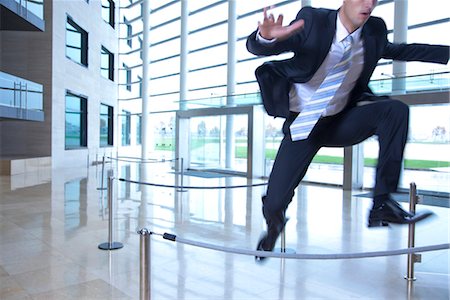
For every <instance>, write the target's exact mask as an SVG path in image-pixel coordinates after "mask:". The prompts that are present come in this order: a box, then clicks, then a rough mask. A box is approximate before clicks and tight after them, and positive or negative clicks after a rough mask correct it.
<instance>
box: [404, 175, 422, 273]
mask: <svg viewBox="0 0 450 300" xmlns="http://www.w3.org/2000/svg"><path fill="white" fill-rule="evenodd" d="M418 199H419V197H418V196H417V189H416V184H415V183H414V182H411V183H410V186H409V211H410V212H411V213H412V214H415V213H416V204H417V203H418V202H419V201H418ZM415 231H416V226H415V223H412V224H409V225H408V248H414V244H415V241H414V239H415ZM421 259H422V256H421V255H420V254H416V253H410V254H408V261H407V268H408V269H407V274H406V276H405V279H406V280H408V281H414V280H416V278H415V277H414V263H416V262H421Z"/></svg>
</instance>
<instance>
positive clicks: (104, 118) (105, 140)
mask: <svg viewBox="0 0 450 300" xmlns="http://www.w3.org/2000/svg"><path fill="white" fill-rule="evenodd" d="M110 117H111V116H110V115H109V106H108V105H104V104H101V105H100V146H102V147H105V146H109V123H110V120H109V119H110Z"/></svg>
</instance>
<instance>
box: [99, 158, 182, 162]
mask: <svg viewBox="0 0 450 300" xmlns="http://www.w3.org/2000/svg"><path fill="white" fill-rule="evenodd" d="M107 158H109V159H111V160H116V161H123V162H133V163H165V162H173V161H177V160H178V159H177V158H176V159H161V160H157V159H147V160H145V159H141V158H137V157H120V158H119V157H118V158H114V157H107ZM123 158H128V160H127V159H123Z"/></svg>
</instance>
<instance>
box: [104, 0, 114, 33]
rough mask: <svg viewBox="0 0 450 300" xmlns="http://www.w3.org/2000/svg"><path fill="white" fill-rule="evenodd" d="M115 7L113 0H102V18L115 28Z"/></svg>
mask: <svg viewBox="0 0 450 300" xmlns="http://www.w3.org/2000/svg"><path fill="white" fill-rule="evenodd" d="M114 8H115V4H114V1H113V0H102V18H103V20H105V22H106V23H108V24H109V25H111V27H112V28H114Z"/></svg>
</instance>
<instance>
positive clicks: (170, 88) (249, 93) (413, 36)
mask: <svg viewBox="0 0 450 300" xmlns="http://www.w3.org/2000/svg"><path fill="white" fill-rule="evenodd" d="M186 2H187V10H188V19H187V21H186V24H187V25H186V26H187V31H188V33H189V34H188V37H187V39H186V40H182V32H183V31H182V28H181V24H182V19H181V17H180V16H182V15H183V14H182V13H181V12H182V5H181V1H169V0H165V1H154V2H150V3H149V5H150V18H149V20H150V23H151V24H150V27H151V28H150V33H149V37H150V48H149V49H148V54H149V57H150V65H149V70H150V74H151V75H150V83H149V91H150V98H149V99H148V103H149V106H150V111H151V112H152V113H151V115H150V117H151V118H152V120H154V121H152V124H155V128H154V131H155V133H156V134H155V135H154V136H155V137H154V141H153V144H154V149H155V151H156V153H157V152H159V151H160V153H164V154H162V155H164V156H167V155H168V153H172V155H173V149H174V142H175V141H174V136H173V132H174V131H173V127H170V128H171V129H170V131H169V130H168V128H169V126H168V124H172V125H173V119H171V118H173V115H174V114H173V112H174V111H176V110H178V109H180V108H182V107H181V105H180V104H181V103H185V104H187V105H186V106H185V107H184V108H188V109H195V108H208V107H209V108H213V107H222V106H225V105H227V101H226V100H227V95H226V93H227V75H228V72H230V65H229V64H228V51H229V49H230V48H229V43H228V29H229V28H228V27H229V22H230V17H229V16H228V9H229V7H228V4H229V3H228V1H224V0H222V1H221V0H209V1H186ZM378 3H379V4H378V6H377V7H376V8H375V10H374V12H373V15H374V16H377V17H381V18H383V19H384V20H385V22H386V24H387V28H388V30H389V35H388V39H389V40H390V41H393V39H394V34H393V29H394V24H395V23H396V22H395V20H394V16H395V14H394V9H395V2H394V1H383V0H380V1H379V2H378ZM341 4H342V0H311V5H312V6H315V7H324V8H331V9H336V8H339V6H340V5H341ZM449 5H450V2H448V1H446V0H432V1H408V11H407V16H408V34H407V42H409V43H436V44H448V39H447V38H446V32H448V30H449V29H450V28H449V24H450V23H449V19H448V13H447V11H449ZM266 6H271V7H272V12H273V13H274V14H275V15H278V14H280V13H282V14H283V15H284V22H285V23H288V22H290V21H291V20H293V19H294V18H295V16H296V14H297V12H298V11H299V9H300V8H301V1H295V0H292V1H291V0H285V1H281V0H278V1H275V0H272V1H269V0H265V1H236V9H237V20H236V26H235V28H236V45H235V51H236V53H235V54H236V64H235V69H234V72H235V74H234V75H235V79H236V87H235V93H236V94H235V95H233V97H235V100H236V99H241V100H243V102H242V105H244V104H246V105H258V104H260V97H259V87H258V84H257V83H256V81H255V75H254V70H255V69H256V68H257V66H259V65H261V64H262V63H263V62H265V61H267V60H280V59H286V58H289V57H291V56H292V54H289V53H287V54H283V55H279V56H277V57H256V56H254V55H252V54H250V53H249V52H248V51H247V49H246V46H245V43H246V38H247V36H248V35H249V34H250V33H251V32H252V31H254V30H255V29H256V28H257V23H258V21H260V20H261V19H262V8H263V7H266ZM436 7H439V9H436ZM141 9H142V6H139V5H132V4H130V7H129V8H127V9H125V10H122V11H121V14H122V15H121V17H120V19H121V20H126V21H125V22H124V23H123V24H122V25H123V26H122V29H121V32H122V34H121V36H123V37H124V38H123V39H122V40H121V43H122V44H121V45H122V46H121V48H122V49H123V50H122V51H121V52H122V56H121V60H122V61H123V62H124V63H126V64H127V66H135V67H132V73H133V75H132V76H131V75H130V74H127V73H126V74H124V75H123V77H122V78H121V79H119V81H120V82H125V83H126V84H123V86H124V87H127V88H129V91H126V93H125V92H123V93H122V94H121V98H122V99H123V100H124V101H121V102H120V103H121V104H120V105H122V106H123V107H127V109H128V110H131V111H133V113H134V112H135V111H137V113H140V109H141V104H142V103H141V102H140V101H137V102H132V101H128V100H129V99H140V96H141V94H140V93H139V87H140V85H141V78H142V55H141V52H142V49H140V47H141V45H142V28H143V27H142V18H141V17H140V16H141V15H142V11H141ZM423 12H426V13H423ZM183 24H184V23H183ZM183 47H187V49H188V51H187V53H188V54H187V61H186V63H187V69H188V71H187V74H181V63H182V62H181V60H180V57H181V49H182V48H183ZM449 70H450V69H449V65H448V64H447V65H436V64H426V63H417V62H408V63H406V72H405V73H404V74H396V75H395V76H396V78H394V75H393V73H394V70H393V62H392V61H389V60H381V61H380V64H379V66H378V67H377V68H376V70H375V72H374V75H373V77H372V81H371V84H370V86H371V88H372V89H373V90H374V92H376V93H379V94H391V93H392V86H393V80H394V79H395V80H398V79H402V80H404V82H405V87H406V91H405V92H423V91H436V90H442V89H448V88H449V87H450V76H449ZM183 80H185V82H186V85H187V96H186V98H185V99H180V86H181V82H182V81H183ZM123 90H125V89H123ZM228 96H230V95H228ZM424 103H426V99H424ZM238 105H240V104H238ZM420 107H421V106H418V107H417V108H416V107H413V108H412V110H411V111H412V112H413V114H414V111H416V110H417V109H420ZM184 108H183V109H184ZM163 112H170V113H163ZM200 119H202V118H199V120H200ZM414 119H415V118H412V122H418V121H414ZM202 120H203V122H205V123H204V124H203V125H202V126H204V127H206V128H208V126H209V125H208V124H209V123H211V126H212V128H214V127H219V125H221V122H222V121H221V120H220V118H216V119H215V120H214V121H212V120H210V119H208V118H203V119H202ZM234 122H235V126H237V127H238V128H239V123H237V120H235V121H234ZM282 122H283V120H282V119H273V118H270V117H266V119H265V124H266V125H265V126H266V127H265V140H266V164H265V168H266V174H269V172H270V169H271V165H272V163H273V158H274V156H275V154H276V150H277V148H278V145H279V143H280V141H281V137H282V135H281V131H280V130H281V125H282ZM216 123H217V124H219V125H217V124H216ZM447 123H448V122H447ZM214 124H216V125H214ZM192 126H194V127H191V130H192V132H193V134H194V133H195V134H197V135H199V134H200V133H201V130H200V129H201V128H200V129H199V126H200V123H199V124H196V125H192ZM202 126H200V127H202ZM211 126H209V127H211ZM436 126H437V127H439V126H440V125H439V126H438V125H436ZM436 126H435V127H436ZM411 127H412V128H413V129H412V130H414V131H415V129H414V128H415V126H414V124H413V123H412V124H411ZM441 127H443V128H444V131H445V132H449V131H450V128H449V126H448V124H444V125H442V126H441ZM439 128H440V127H439ZM199 130H200V131H199ZM205 130H206V131H205V134H206V133H208V134H211V128H209V131H208V129H205ZM442 131H443V130H442V129H437V131H436V132H439V134H441V132H442ZM204 138H205V143H204V144H203V146H202V147H206V144H209V145H208V146H211V144H214V143H206V135H205V136H204ZM236 142H237V143H238V144H239V142H238V141H237V140H236ZM412 142H413V141H412V140H411V141H410V142H409V143H408V147H410V143H412ZM442 144H445V142H442ZM168 145H170V146H168ZM376 145H377V143H376V138H371V139H369V140H368V141H367V142H366V143H365V145H364V149H365V150H364V151H365V152H364V153H365V155H367V158H366V163H368V162H369V163H371V164H373V163H374V160H373V159H374V155H375V154H374V153H376V152H377V148H376V147H377V146H376ZM429 146H432V147H435V146H436V145H435V144H433V143H431V144H430V145H429ZM214 147H216V148H217V149H216V150H217V151H218V153H215V152H214V155H215V156H217V157H215V158H212V157H209V158H208V157H207V156H201V155H200V154H199V153H200V152H197V154H196V155H197V161H198V163H199V164H204V165H209V162H208V161H214V163H215V164H217V165H220V164H221V158H220V157H221V155H222V153H221V151H223V150H222V147H221V144H220V138H217V143H215V144H214ZM436 147H438V146H436ZM412 148H414V147H412ZM198 149H201V148H198ZM198 149H197V150H198ZM234 149H238V146H236V147H235V148H234ZM203 150H204V151H205V155H206V152H208V151H207V150H206V148H204V149H203ZM168 151H169V152H168ZM171 151H172V152H171ZM198 151H200V150H198ZM194 152H195V151H194ZM408 152H411V150H408ZM413 152H414V151H413ZM199 155H200V156H199ZM408 156H409V154H407V155H406V158H407V159H409V158H408ZM375 157H376V155H375ZM414 159H415V158H414ZM238 160H239V157H238V151H236V156H235V161H238ZM443 161H446V160H445V159H444V160H443ZM342 164H343V149H335V148H323V149H321V150H320V152H319V153H318V154H317V156H316V157H315V159H314V162H313V164H312V166H311V168H310V170H309V171H308V173H307V175H306V180H310V181H319V182H327V183H332V184H342V178H343V177H342V172H343V165H342ZM405 166H406V167H407V168H408V164H407V163H406V162H405ZM440 166H441V165H440ZM370 168H371V166H369V165H368V166H367V167H366V172H367V174H368V175H367V176H365V180H364V182H365V186H366V187H370V186H371V184H370V183H369V182H367V179H366V178H369V177H370V176H369V175H370V172H372V171H370V170H371V169H370ZM439 168H441V167H439ZM324 171H326V172H327V174H330V176H323V174H324V173H323V172H324ZM427 174H429V173H427ZM405 177H406V175H405ZM430 178H431V177H430ZM430 180H431V179H430Z"/></svg>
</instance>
